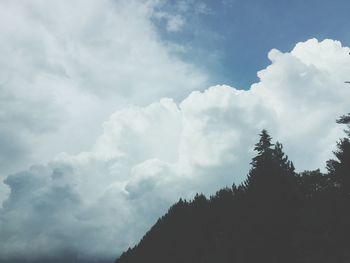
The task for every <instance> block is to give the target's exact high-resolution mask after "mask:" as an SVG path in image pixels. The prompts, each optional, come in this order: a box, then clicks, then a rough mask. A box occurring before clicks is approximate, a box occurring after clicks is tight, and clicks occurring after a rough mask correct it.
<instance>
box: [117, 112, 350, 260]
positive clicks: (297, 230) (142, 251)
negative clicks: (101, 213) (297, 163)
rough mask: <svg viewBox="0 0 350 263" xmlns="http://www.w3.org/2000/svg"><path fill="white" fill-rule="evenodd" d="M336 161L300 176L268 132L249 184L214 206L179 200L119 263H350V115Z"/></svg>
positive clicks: (220, 195)
mask: <svg viewBox="0 0 350 263" xmlns="http://www.w3.org/2000/svg"><path fill="white" fill-rule="evenodd" d="M337 122H338V123H341V124H346V125H347V128H348V130H346V132H347V135H348V138H344V139H341V140H340V141H339V142H338V145H337V149H336V151H335V152H334V153H335V157H336V159H334V160H333V159H332V160H329V161H328V162H327V169H328V173H327V174H324V173H322V172H321V171H320V170H314V171H305V172H302V173H300V174H297V173H296V172H295V169H294V165H293V163H292V162H291V161H289V159H288V156H287V155H286V154H285V153H284V151H283V146H282V144H281V143H279V142H276V143H275V144H273V143H272V138H271V136H270V135H269V134H268V132H267V131H266V130H263V131H262V132H261V133H260V139H259V141H258V143H257V144H256V145H255V147H254V150H255V151H256V153H257V154H256V156H255V157H254V158H253V159H252V162H251V169H250V171H249V174H248V175H247V179H246V180H245V181H244V182H243V183H242V184H240V185H238V186H236V185H235V184H233V185H232V187H231V188H228V187H225V188H223V189H221V190H219V191H217V192H216V194H215V195H213V196H211V197H210V198H209V199H208V198H206V197H205V196H204V195H203V194H197V195H196V196H195V197H194V198H193V199H192V200H189V201H187V200H183V199H180V200H179V201H178V202H177V203H176V204H174V205H173V206H172V207H170V209H169V210H168V213H167V214H166V215H164V216H163V217H161V218H160V219H159V220H158V221H157V223H156V224H155V225H154V226H153V227H152V228H151V229H150V230H149V231H148V232H147V233H146V235H145V236H144V237H143V238H142V240H141V241H140V243H139V244H138V245H136V246H135V247H134V248H130V249H128V250H127V251H126V252H125V253H123V254H122V255H121V257H120V258H119V259H117V260H116V262H117V263H142V262H152V263H164V262H167V263H178V262H181V263H209V262H218V263H229V262H230V263H232V262H233V263H235V262H236V263H256V262H269V263H280V262H284V263H295V262H300V263H329V262H337V263H349V262H350V242H349V237H350V210H349V207H350V194H349V193H350V191H349V190H350V188H349V185H350V184H349V178H350V176H349V175H350V174H349V172H350V167H349V164H350V158H349V153H350V143H349V136H350V127H349V125H350V114H348V115H345V116H342V117H341V118H340V119H339V120H338V121H337Z"/></svg>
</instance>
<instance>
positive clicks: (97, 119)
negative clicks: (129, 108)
mask: <svg viewBox="0 0 350 263" xmlns="http://www.w3.org/2000/svg"><path fill="white" fill-rule="evenodd" d="M159 5H160V3H159V1H153V0H149V1H122V0H117V1H114V0H101V1H96V0H87V1H85V0H84V1H83V0H78V1H74V3H72V2H71V1H60V0H54V1H50V2H47V1H42V0H34V1H25V2H23V1H18V0H14V1H8V0H5V1H1V3H0V55H1V60H0V67H1V72H0V105H1V109H0V123H1V125H0V134H1V135H2V136H1V138H0V157H1V158H0V159H1V160H2V161H0V164H1V168H0V174H1V175H0V177H1V178H3V177H4V176H5V175H6V174H8V173H13V172H16V171H18V170H21V169H26V168H27V167H28V166H29V165H31V164H33V163H43V162H44V163H45V162H48V161H50V160H52V159H53V158H54V156H55V155H56V154H57V153H59V152H63V151H65V152H68V153H72V154H76V153H79V152H81V151H84V150H88V149H90V147H91V144H92V142H93V141H94V140H95V139H96V137H97V136H98V135H99V134H100V132H101V125H100V124H101V123H102V122H103V121H105V120H106V119H107V118H108V116H110V115H111V114H112V113H113V112H114V111H116V110H118V109H121V108H123V107H124V106H125V105H128V104H136V105H147V104H149V103H152V102H153V101H156V100H158V99H160V98H161V97H172V98H174V99H175V100H178V101H180V100H181V99H183V98H184V97H185V96H187V94H188V93H189V92H190V91H192V90H195V89H201V88H204V87H205V85H204V83H206V77H205V75H204V74H203V73H202V72H200V71H198V70H197V69H195V68H194V67H193V66H192V65H190V64H188V63H184V62H182V61H181V60H179V59H178V58H176V57H174V56H173V55H171V54H172V49H173V47H171V46H170V45H167V44H165V43H163V42H162V40H161V39H160V38H159V36H158V35H157V33H156V28H155V26H154V25H153V23H152V19H151V18H152V17H153V13H154V10H155V8H157V7H158V6H159ZM179 23H180V22H177V23H175V22H174V25H173V26H172V28H175V27H176V25H177V26H180V24H179ZM175 24H176V25H175ZM9 160H10V161H9ZM0 189H1V191H0V192H1V193H4V192H5V191H4V188H3V185H2V184H1V185H0ZM3 198H4V196H2V194H0V200H2V199H3Z"/></svg>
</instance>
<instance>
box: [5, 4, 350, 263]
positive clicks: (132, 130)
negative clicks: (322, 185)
mask: <svg viewBox="0 0 350 263" xmlns="http://www.w3.org/2000/svg"><path fill="white" fill-rule="evenodd" d="M349 7H350V4H348V3H347V2H346V1H332V2H331V1H318V2H316V1H313V0H312V1H308V2H307V3H305V2H302V1H298V0H295V1H264V3H261V1H257V0H255V1H253V0H249V1H238V0H237V1H236V0H232V1H199V0H184V1H180V0H179V1H157V0H138V1H137V0H131V1H130V0H129V1H125V0H76V1H74V2H72V1H68V0H67V1H62V0H60V1H59V0H51V1H44V0H29V1H20V0H1V1H0V55H1V59H0V69H1V70H0V135H1V136H0V179H1V181H2V183H1V184H0V204H2V205H1V206H0V207H1V208H0V251H1V255H0V261H1V262H5V263H13V262H23V260H24V259H26V260H27V261H28V262H41V261H42V262H47V261H50V262H62V261H64V262H102V261H106V262H110V261H111V260H112V259H114V258H116V257H117V256H118V255H120V253H121V252H122V251H124V250H125V249H127V248H128V247H129V246H132V245H135V244H136V243H137V242H138V240H139V239H140V238H141V237H142V235H143V234H144V233H145V232H146V231H147V230H148V229H149V227H150V226H152V224H153V223H154V222H155V221H156V219H157V218H158V217H159V216H161V215H162V214H164V213H165V212H166V210H167V209H168V207H169V206H170V205H171V204H172V203H174V202H175V201H176V200H178V199H179V198H180V197H182V198H191V197H193V196H194V195H195V193H197V192H202V193H205V194H206V195H210V194H213V193H215V191H216V190H218V189H219V188H221V187H224V186H227V185H228V186H230V185H232V183H233V182H235V183H237V184H238V183H240V182H242V180H244V178H245V176H246V174H247V172H248V171H249V162H250V159H251V158H252V156H254V152H253V145H254V143H255V142H256V141H257V140H258V134H259V132H260V131H261V130H262V129H264V128H266V129H268V131H269V132H270V134H271V136H272V137H273V138H274V140H278V141H280V142H282V143H283V145H284V150H285V152H286V153H287V154H288V156H289V158H290V159H291V160H292V161H293V162H294V164H295V166H296V168H297V170H298V171H303V170H311V169H316V168H321V170H323V171H324V167H325V162H326V161H327V160H328V159H329V158H331V157H332V151H333V150H334V149H335V145H336V141H337V140H338V139H339V138H341V137H342V136H344V133H343V131H342V127H339V125H337V124H336V123H335V119H336V118H337V117H339V116H340V115H342V114H345V113H347V112H349V106H350V101H349V98H350V87H349V85H346V84H345V83H344V81H345V80H349V78H350V56H349V52H350V48H349V46H350V43H349V41H350V36H349V34H348V31H347V30H346V29H349V24H350V22H349V21H348V18H347V16H346V14H345V12H346V11H347V10H349Z"/></svg>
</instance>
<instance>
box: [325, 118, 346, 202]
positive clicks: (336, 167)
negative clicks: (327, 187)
mask: <svg viewBox="0 0 350 263" xmlns="http://www.w3.org/2000/svg"><path fill="white" fill-rule="evenodd" d="M337 123H339V124H346V125H347V129H346V130H345V133H346V134H347V138H343V139H341V140H340V141H339V142H338V143H337V150H336V151H334V155H335V157H336V159H331V160H329V161H328V162H327V170H328V172H329V175H330V177H331V179H332V181H333V182H334V183H335V185H336V186H337V187H339V188H340V190H341V192H342V193H345V194H347V195H349V194H350V113H349V114H348V115H344V116H341V117H340V118H339V119H338V120H337Z"/></svg>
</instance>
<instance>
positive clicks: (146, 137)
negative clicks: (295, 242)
mask: <svg viewBox="0 0 350 263" xmlns="http://www.w3.org/2000/svg"><path fill="white" fill-rule="evenodd" d="M349 51H350V49H349V48H347V47H342V46H341V44H340V42H338V41H333V40H324V41H322V42H319V41H318V40H316V39H311V40H308V41H306V42H302V43H298V44H297V45H296V46H295V48H294V49H293V50H292V51H291V52H286V53H282V52H280V51H278V50H272V51H271V52H270V53H269V58H270V60H271V65H269V66H268V67H267V68H266V69H264V70H262V71H260V72H258V76H259V78H260V81H259V82H258V83H255V84H253V85H252V87H251V89H250V90H247V91H244V90H237V89H235V88H234V87H229V86H225V85H222V86H214V87H210V88H208V89H207V90H204V91H193V92H192V93H190V94H189V95H188V96H187V97H186V98H184V99H183V100H182V101H179V102H178V101H176V100H173V99H170V98H163V99H160V100H158V99H157V100H156V102H153V103H150V104H147V105H144V106H140V105H139V106H136V104H134V105H128V106H123V107H121V108H119V109H118V110H117V111H116V112H115V113H113V114H112V115H111V116H110V117H109V119H108V120H107V121H106V122H105V123H104V124H103V126H102V128H103V129H102V132H101V134H100V135H99V136H98V138H97V139H96V141H95V143H94V145H93V146H92V147H91V148H90V149H88V150H87V151H81V152H80V153H77V154H72V153H61V154H59V155H57V156H56V157H55V158H54V159H52V160H51V161H50V162H48V163H47V164H46V165H36V166H32V167H31V168H30V169H28V170H24V171H22V172H20V173H13V174H11V175H9V176H8V177H7V178H6V180H5V183H6V184H7V185H8V186H9V188H10V189H11V194H10V195H9V197H8V198H7V200H6V201H5V202H4V203H3V208H2V210H0V224H1V226H5V227H2V228H0V250H1V251H2V253H1V257H2V260H3V261H4V260H6V259H13V258H15V256H16V257H25V258H27V259H32V260H38V259H40V258H41V259H42V258H57V257H59V256H60V255H67V254H68V255H70V257H71V258H73V259H74V258H77V259H104V258H113V257H115V256H117V255H118V254H119V253H120V252H122V251H123V250H124V249H126V248H127V247H128V246H130V245H133V244H135V243H136V242H137V241H138V240H139V238H140V237H141V236H142V235H143V234H144V233H145V231H146V230H147V229H148V228H149V227H150V226H151V225H152V224H153V223H154V222H155V220H156V219H157V217H159V216H160V215H162V214H163V213H164V212H165V211H166V209H167V208H168V207H169V205H170V204H171V203H173V202H174V201H176V200H177V199H178V198H179V197H187V198H190V197H192V196H193V195H194V194H195V193H196V192H204V193H206V194H210V193H213V192H214V191H215V190H217V189H218V188H219V187H222V186H225V185H230V184H231V183H232V182H233V181H234V182H236V183H238V182H240V181H242V180H243V179H244V177H245V174H246V173H247V171H248V168H249V165H248V164H249V160H250V158H251V157H252V155H253V154H254V153H253V152H252V148H253V144H254V143H255V142H256V140H257V139H258V138H257V134H258V133H259V132H260V130H261V129H263V128H267V129H268V130H269V131H270V132H271V135H272V136H273V137H274V138H276V139H278V140H280V141H281V142H282V143H283V144H284V146H285V151H286V152H287V153H288V155H289V156H290V159H291V160H293V161H294V163H295V165H296V167H297V169H299V170H303V169H314V168H318V167H320V168H322V167H324V165H325V161H326V160H327V159H328V158H329V157H331V151H332V150H333V149H334V145H335V142H336V140H337V139H338V138H339V137H340V136H342V130H341V127H338V126H337V125H336V124H335V119H336V118H337V117H338V116H339V115H341V114H343V113H346V112H348V110H349V109H348V108H349V101H348V98H349V97H350V89H349V88H348V86H346V85H344V83H343V81H344V79H346V78H347V77H348V76H349V75H350V72H349V69H350V60H349V59H348V53H349ZM98 92H99V91H97V93H98ZM89 94H90V93H89ZM34 97H35V96H34ZM78 123H79V122H78ZM79 124H80V123H79ZM44 127H47V126H44ZM74 127H78V126H74ZM41 129H44V128H41ZM47 129H49V128H47Z"/></svg>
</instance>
